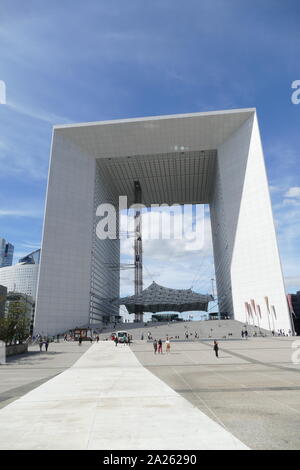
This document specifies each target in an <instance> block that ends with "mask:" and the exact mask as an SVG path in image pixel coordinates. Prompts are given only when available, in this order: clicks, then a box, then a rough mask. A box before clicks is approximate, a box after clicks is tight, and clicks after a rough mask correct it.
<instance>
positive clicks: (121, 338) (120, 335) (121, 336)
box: [116, 331, 128, 343]
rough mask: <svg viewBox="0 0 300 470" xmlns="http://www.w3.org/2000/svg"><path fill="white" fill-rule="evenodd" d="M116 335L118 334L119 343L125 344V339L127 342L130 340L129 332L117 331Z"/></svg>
mask: <svg viewBox="0 0 300 470" xmlns="http://www.w3.org/2000/svg"><path fill="white" fill-rule="evenodd" d="M116 334H117V338H118V341H119V343H124V338H126V341H127V338H128V333H127V331H117V333H116Z"/></svg>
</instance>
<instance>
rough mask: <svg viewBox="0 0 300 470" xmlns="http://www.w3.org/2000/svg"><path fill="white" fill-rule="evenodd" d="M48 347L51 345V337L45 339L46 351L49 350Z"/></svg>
mask: <svg viewBox="0 0 300 470" xmlns="http://www.w3.org/2000/svg"><path fill="white" fill-rule="evenodd" d="M48 347H49V339H48V338H46V340H45V349H46V352H47V351H48Z"/></svg>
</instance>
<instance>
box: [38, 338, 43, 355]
mask: <svg viewBox="0 0 300 470" xmlns="http://www.w3.org/2000/svg"><path fill="white" fill-rule="evenodd" d="M43 344H44V341H43V338H40V339H39V347H40V352H42V348H43Z"/></svg>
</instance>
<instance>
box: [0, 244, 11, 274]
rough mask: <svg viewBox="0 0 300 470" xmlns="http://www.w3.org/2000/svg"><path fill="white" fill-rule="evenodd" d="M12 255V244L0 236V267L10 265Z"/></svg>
mask: <svg viewBox="0 0 300 470" xmlns="http://www.w3.org/2000/svg"><path fill="white" fill-rule="evenodd" d="M13 256H14V246H13V245H12V244H11V243H8V242H7V241H6V240H5V239H4V238H0V268H4V267H6V266H11V265H12V262H13Z"/></svg>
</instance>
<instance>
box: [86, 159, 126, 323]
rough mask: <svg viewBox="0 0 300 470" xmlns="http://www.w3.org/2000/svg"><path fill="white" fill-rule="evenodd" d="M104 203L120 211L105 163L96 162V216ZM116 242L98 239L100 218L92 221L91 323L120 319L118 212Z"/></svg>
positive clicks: (116, 195)
mask: <svg viewBox="0 0 300 470" xmlns="http://www.w3.org/2000/svg"><path fill="white" fill-rule="evenodd" d="M102 203H110V204H112V205H113V206H114V207H115V208H117V207H118V194H117V192H116V190H115V187H114V183H113V180H112V178H111V177H110V176H109V175H108V174H107V172H106V171H104V169H103V166H102V162H101V161H96V169H95V190H94V214H96V211H97V208H98V206H99V205H100V204H102ZM116 216H117V227H116V228H117V230H116V231H117V239H116V240H111V239H106V240H101V239H99V238H98V236H97V223H98V220H99V218H98V217H96V216H95V217H94V220H93V242H92V263H91V291H90V323H91V324H93V323H97V324H99V323H101V322H102V323H106V322H109V321H114V320H115V317H117V316H118V315H119V307H118V306H117V305H116V303H115V300H116V298H118V296H119V289H120V240H119V239H118V230H119V224H118V219H119V217H118V211H116Z"/></svg>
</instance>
